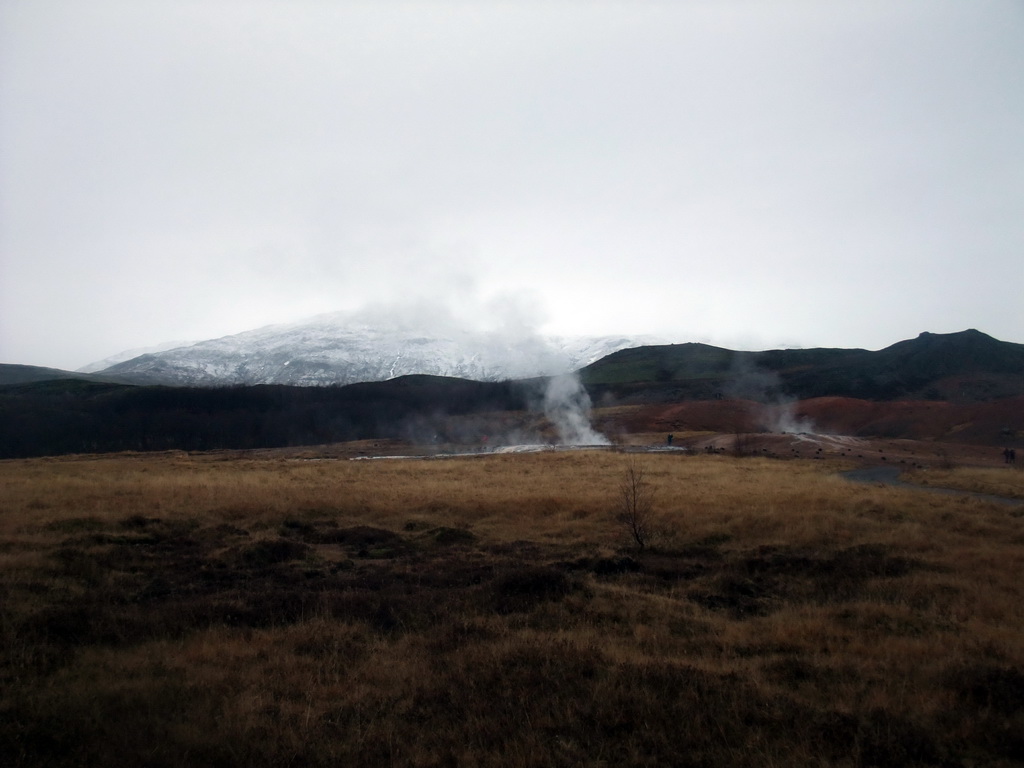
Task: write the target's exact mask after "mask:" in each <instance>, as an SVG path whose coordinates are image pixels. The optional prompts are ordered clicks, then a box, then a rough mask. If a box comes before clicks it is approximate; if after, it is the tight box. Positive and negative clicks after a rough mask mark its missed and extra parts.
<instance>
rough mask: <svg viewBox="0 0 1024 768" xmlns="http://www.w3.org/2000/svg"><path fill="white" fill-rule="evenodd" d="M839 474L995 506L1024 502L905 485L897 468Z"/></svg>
mask: <svg viewBox="0 0 1024 768" xmlns="http://www.w3.org/2000/svg"><path fill="white" fill-rule="evenodd" d="M841 474H842V476H843V477H844V478H846V479H847V480H849V481H851V482H854V483H871V484H882V485H895V486H900V487H903V488H913V489H915V490H918V491H931V492H932V493H943V494H946V495H947V496H970V497H972V498H975V499H982V500H984V501H994V502H996V503H997V504H1010V505H1020V504H1024V501H1021V500H1020V499H1011V498H1009V497H1007V496H994V495H992V494H990V493H977V492H975V491H961V490H957V489H956V488H936V487H934V486H928V485H915V484H914V483H906V482H904V481H903V480H900V469H899V468H898V467H860V468H859V469H851V470H849V471H847V472H843V473H841Z"/></svg>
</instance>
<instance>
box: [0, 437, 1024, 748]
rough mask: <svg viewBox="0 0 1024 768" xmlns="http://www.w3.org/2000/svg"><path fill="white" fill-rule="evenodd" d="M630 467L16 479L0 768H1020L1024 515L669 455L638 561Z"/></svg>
mask: <svg viewBox="0 0 1024 768" xmlns="http://www.w3.org/2000/svg"><path fill="white" fill-rule="evenodd" d="M334 453H335V454H338V453H339V451H337V450H335V451H334ZM631 458H632V459H634V460H635V459H636V457H635V456H634V457H630V456H625V455H623V454H619V453H614V452H577V453H541V454H523V455H506V456H497V455H495V456H485V457H476V458H457V459H435V460H380V461H355V462H353V461H346V460H339V459H326V460H324V459H321V460H317V459H318V457H317V455H316V454H315V452H312V451H307V452H304V453H303V454H302V455H301V456H300V455H299V454H298V453H295V454H293V456H292V458H287V457H281V456H272V455H257V454H253V455H248V456H246V455H238V454H235V455H228V454H220V455H206V456H187V455H184V454H167V455H160V456H152V455H150V456H141V455H139V456H135V455H131V456H115V457H105V458H96V457H82V458H65V459H40V460H32V461H8V462H0V580H2V581H0V755H4V763H5V764H9V765H102V766H118V765H153V766H161V765H165V766H171V765H186V764H187V765H223V766H235V765H239V766H241V765H247V766H248V765H257V766H259V765H267V766H269V765H275V766H276V765H286V764H287V765H332V766H333V765H414V766H427V765H466V766H527V765H615V766H617V765H702V766H721V765H730V766H731V765H754V766H769V765H821V766H860V765H863V766H868V765H877V766H897V765H962V766H977V765H992V766H995V765H1019V764H1021V762H1022V761H1024V633H1022V630H1021V628H1022V626H1024V599H1022V597H1024V595H1022V592H1024V587H1022V584H1021V578H1020V577H1021V574H1022V573H1024V517H1022V513H1021V508H1013V507H1005V506H1002V505H998V504H994V503H989V502H983V501H980V500H977V499H971V498H964V497H947V496H940V495H935V494H929V493H926V492H923V491H917V490H914V489H910V488H903V487H900V488H887V487H875V486H869V485H854V484H851V483H847V482H845V481H844V480H842V479H841V478H839V477H838V476H837V475H836V470H837V469H839V468H841V467H842V466H845V465H843V464H840V463H838V462H836V461H831V460H818V461H810V460H793V461H778V460H772V459H768V458H745V459H735V458H731V457H728V456H723V455H701V456H685V455H679V454H651V455H645V456H642V457H640V459H639V460H640V461H642V462H643V464H642V466H643V469H644V472H645V479H646V480H647V481H648V482H650V483H651V484H652V485H653V487H654V490H655V493H656V495H655V508H656V518H657V519H656V521H655V522H656V527H657V529H658V530H659V532H660V536H659V538H658V539H657V540H656V541H655V542H654V544H655V546H654V547H651V548H648V549H645V550H644V551H642V552H641V551H637V550H635V549H630V548H629V546H628V544H629V542H628V541H627V540H626V537H625V532H624V530H622V529H621V527H620V525H619V524H618V523H616V521H615V513H616V511H617V508H616V507H617V502H616V496H617V492H618V484H619V482H620V480H621V476H622V473H623V471H624V468H625V466H626V462H627V461H629V460H630V459H631ZM951 472H952V475H951V476H950V477H951V478H952V479H953V480H954V481H959V482H974V480H972V479H971V478H970V477H968V476H967V475H965V474H964V473H962V472H961V473H960V474H957V472H958V471H957V470H951ZM1003 474H1004V475H1005V477H1002V476H1001V477H1000V479H999V482H1000V483H1005V484H1007V485H1008V486H1012V487H1013V488H1017V489H1019V488H1020V481H1019V479H1017V478H1019V477H1021V476H1024V473H1020V472H1018V473H1015V474H1013V475H1010V474H1007V473H1005V472H1004V473H1003ZM965 478H966V479H965ZM987 482H992V481H987ZM1000 487H1003V486H1002V485H1001V486H1000Z"/></svg>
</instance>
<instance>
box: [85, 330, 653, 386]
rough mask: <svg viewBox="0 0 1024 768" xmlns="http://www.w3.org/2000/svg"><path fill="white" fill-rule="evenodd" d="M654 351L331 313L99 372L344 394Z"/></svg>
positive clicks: (499, 376) (547, 370) (627, 342)
mask: <svg viewBox="0 0 1024 768" xmlns="http://www.w3.org/2000/svg"><path fill="white" fill-rule="evenodd" d="M659 343H664V342H663V341H662V340H661V339H657V338H654V337H649V336H638V337H626V336H601V337H572V338H570V337H541V336H539V335H537V334H534V333H530V332H525V331H523V330H522V329H508V328H502V329H498V330H489V331H476V330H466V329H464V328H459V327H456V326H455V325H454V324H452V323H448V322H437V323H431V322H426V323H424V322H415V321H410V319H408V318H405V319H401V318H393V317H381V318H368V317H366V316H360V315H352V314H349V313H332V314H327V315H319V316H317V317H314V318H312V319H310V320H306V321H302V322H298V323H290V324H286V325H271V326H267V327H265V328H259V329H256V330H252V331H246V332H244V333H239V334H236V335H234V336H225V337H223V338H220V339H211V340H209V341H201V342H198V343H195V344H190V345H187V346H181V347H177V348H174V349H169V350H166V351H161V352H151V353H147V354H142V355H139V356H137V357H133V358H131V359H129V360H125V361H123V362H118V363H116V364H114V365H111V366H109V367H105V368H102V369H101V370H99V372H100V373H101V374H103V375H105V376H116V377H118V378H120V379H123V380H126V381H131V382H134V383H144V384H172V385H195V386H221V385H230V384H291V385H302V386H309V385H330V384H352V383H355V382H361V381H383V380H385V379H391V378H395V377H396V376H403V375H406V374H414V373H424V374H433V375H438V376H457V377H460V378H466V379H476V380H480V381H500V380H503V379H518V378H528V377H532V376H545V375H554V374H558V373H564V372H566V371H570V370H575V369H577V368H581V367H583V366H585V365H589V364H590V363H592V362H594V361H595V360H598V359H600V358H602V357H604V356H605V355H609V354H611V353H612V352H616V351H618V350H620V349H625V348H628V347H636V346H642V345H647V344H659ZM87 368H90V369H93V370H96V364H93V365H92V366H87Z"/></svg>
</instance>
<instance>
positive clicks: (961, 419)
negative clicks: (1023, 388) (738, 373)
mask: <svg viewBox="0 0 1024 768" xmlns="http://www.w3.org/2000/svg"><path fill="white" fill-rule="evenodd" d="M594 421H595V425H596V426H597V428H598V429H599V430H600V431H602V432H604V433H605V434H607V435H609V436H612V437H613V438H615V439H616V441H617V442H624V443H632V444H637V443H646V444H667V437H668V435H669V434H671V435H672V436H673V442H672V444H673V445H674V446H677V447H685V448H689V449H691V450H698V451H703V450H719V451H731V452H740V453H745V454H762V455H770V456H777V457H780V458H789V457H791V458H847V459H854V460H857V461H861V462H869V463H881V462H889V463H895V464H897V465H899V464H903V465H915V464H917V465H923V466H932V465H938V464H948V463H950V462H955V463H957V464H972V465H979V466H986V465H992V466H995V465H998V464H1002V463H1004V457H1003V450H1004V449H1005V448H1011V447H1013V448H1016V449H1017V453H1018V454H1020V453H1021V448H1022V447H1024V397H1017V398H1008V399H1004V400H997V401H993V402H988V403H969V404H966V403H965V404H959V403H950V402H945V401H923V400H920V401H896V402H875V401H868V400H857V399H854V398H846V397H821V398H814V399H811V400H803V401H799V402H794V403H791V404H788V405H785V406H781V405H776V406H766V405H762V404H760V403H755V402H752V401H747V400H703V401H687V402H681V403H671V404H656V405H641V406H626V407H619V408H607V409H598V410H596V411H595V414H594ZM1021 461H1024V458H1022V459H1021Z"/></svg>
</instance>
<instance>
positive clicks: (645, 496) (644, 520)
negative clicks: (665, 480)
mask: <svg viewBox="0 0 1024 768" xmlns="http://www.w3.org/2000/svg"><path fill="white" fill-rule="evenodd" d="M615 519H616V520H617V521H618V522H620V523H622V525H623V526H625V528H626V531H627V532H628V534H629V536H630V538H631V539H632V540H633V542H634V543H635V544H636V545H637V547H638V548H639V549H644V548H645V547H646V546H647V545H648V544H650V542H651V538H652V536H653V535H654V488H652V487H651V484H650V483H648V482H647V480H646V477H645V471H644V468H643V466H642V465H641V464H640V462H638V461H637V460H636V459H630V460H629V462H628V463H627V464H626V470H625V473H624V474H623V477H622V481H621V482H620V483H619V507H618V514H617V515H616V518H615Z"/></svg>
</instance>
